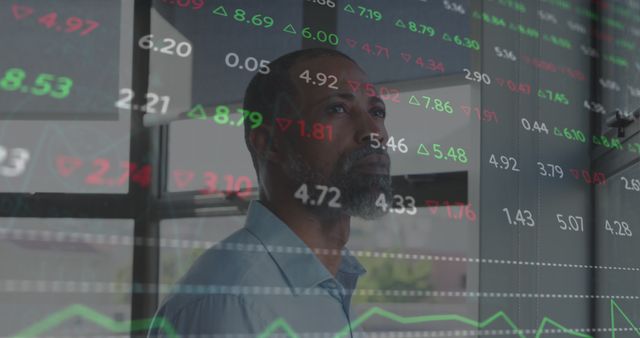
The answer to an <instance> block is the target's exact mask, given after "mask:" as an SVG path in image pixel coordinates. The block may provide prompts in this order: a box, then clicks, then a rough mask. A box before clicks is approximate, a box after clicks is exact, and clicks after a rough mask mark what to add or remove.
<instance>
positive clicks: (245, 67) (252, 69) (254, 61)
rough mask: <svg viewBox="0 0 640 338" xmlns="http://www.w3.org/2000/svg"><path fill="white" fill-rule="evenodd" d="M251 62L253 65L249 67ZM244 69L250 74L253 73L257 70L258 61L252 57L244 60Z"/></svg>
mask: <svg viewBox="0 0 640 338" xmlns="http://www.w3.org/2000/svg"><path fill="white" fill-rule="evenodd" d="M251 62H253V65H251ZM244 69H246V70H248V71H250V72H255V71H256V70H258V59H256V58H254V57H252V56H250V57H248V58H246V59H244Z"/></svg>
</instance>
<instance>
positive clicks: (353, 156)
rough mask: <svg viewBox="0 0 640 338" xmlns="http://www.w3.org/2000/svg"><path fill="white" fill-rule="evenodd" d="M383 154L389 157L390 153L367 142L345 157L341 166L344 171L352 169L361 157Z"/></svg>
mask: <svg viewBox="0 0 640 338" xmlns="http://www.w3.org/2000/svg"><path fill="white" fill-rule="evenodd" d="M374 154H375V155H382V156H385V157H387V159H388V158H389V153H388V152H387V151H386V150H384V149H382V148H374V147H372V144H371V143H367V144H366V145H365V146H363V147H362V148H359V149H356V150H354V151H352V152H351V153H350V154H349V155H347V156H346V157H345V158H344V161H342V162H343V164H342V166H341V168H342V170H343V171H348V170H350V169H351V167H352V166H353V164H354V163H356V162H358V161H360V160H361V159H363V158H365V157H367V156H369V155H374Z"/></svg>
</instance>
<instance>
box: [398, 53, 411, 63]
mask: <svg viewBox="0 0 640 338" xmlns="http://www.w3.org/2000/svg"><path fill="white" fill-rule="evenodd" d="M400 56H402V58H403V59H404V62H409V60H411V54H407V53H400Z"/></svg>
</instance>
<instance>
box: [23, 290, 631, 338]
mask: <svg viewBox="0 0 640 338" xmlns="http://www.w3.org/2000/svg"><path fill="white" fill-rule="evenodd" d="M615 311H617V312H618V313H619V314H621V315H622V317H623V318H624V319H625V321H626V322H627V323H628V324H629V325H630V326H631V327H632V328H633V331H634V332H635V333H636V334H637V335H638V336H640V329H638V327H637V326H636V325H635V324H634V323H633V322H632V321H631V319H629V317H628V316H627V314H626V313H624V311H623V310H622V308H620V306H619V305H618V303H616V302H615V301H614V300H613V299H612V300H611V302H610V312H611V338H616V326H615ZM373 316H379V317H383V318H386V319H389V320H391V321H394V322H397V323H400V324H420V323H429V322H459V323H463V324H466V325H469V326H471V327H473V328H476V329H479V330H482V329H484V328H486V327H488V326H489V325H491V324H492V323H494V322H496V321H498V320H500V319H501V320H502V321H504V322H505V323H506V324H507V325H508V326H509V327H510V328H511V329H512V330H513V332H514V333H515V334H516V335H517V336H518V337H519V338H528V337H527V336H526V335H525V334H524V332H523V330H522V329H520V328H518V326H517V325H516V324H515V323H514V322H513V320H512V319H511V318H509V316H507V314H506V313H504V311H498V312H496V313H495V314H493V315H492V316H490V317H489V318H487V319H485V320H483V321H481V322H478V321H475V320H473V319H470V318H467V317H464V316H460V315H456V314H443V315H427V316H413V317H404V316H400V315H398V314H395V313H393V312H389V311H386V310H384V309H382V308H379V307H372V308H371V309H369V310H367V311H366V312H365V313H364V314H362V315H361V316H360V317H358V318H356V319H355V320H354V321H353V322H351V328H352V329H356V328H358V327H360V326H362V325H363V324H364V323H365V322H366V321H367V320H369V319H370V318H371V317H373ZM74 317H82V318H84V319H87V320H89V321H91V322H93V323H95V324H96V325H98V326H101V327H103V328H105V329H107V330H109V331H112V332H114V333H127V332H134V331H142V330H145V331H146V330H148V329H160V330H161V331H163V333H164V335H165V336H166V337H167V338H180V336H179V335H178V334H177V333H176V331H175V329H174V327H173V326H172V325H171V323H169V321H167V320H165V319H164V318H161V317H158V318H156V319H155V320H153V319H141V320H134V321H121V322H117V321H114V320H113V319H111V318H109V317H107V316H105V315H103V314H101V313H99V312H97V311H95V310H93V309H92V308H89V307H86V306H84V305H80V304H75V305H71V306H69V307H68V308H65V309H63V310H61V311H59V312H56V313H53V314H52V315H50V316H48V317H46V318H45V319H43V320H41V321H39V322H37V323H35V324H33V325H31V326H30V327H28V328H26V329H24V330H22V331H20V332H18V333H16V334H15V335H14V336H13V338H35V337H37V336H39V335H41V334H42V333H44V332H46V331H48V330H50V329H52V328H54V327H56V326H58V325H60V324H61V323H62V322H64V321H66V320H69V319H71V318H74ZM547 325H550V326H554V327H555V328H556V329H559V330H561V331H562V332H564V333H566V334H568V335H571V336H574V337H580V338H594V337H593V336H592V335H589V334H586V333H582V332H578V331H576V330H572V329H569V328H567V327H566V326H564V325H562V324H560V323H558V322H556V321H555V320H553V319H551V318H549V317H546V316H545V317H544V318H543V319H542V321H541V322H540V325H539V326H538V328H537V330H536V332H535V335H534V336H533V338H540V336H541V335H542V334H543V333H544V330H545V327H546V326H547ZM278 330H282V331H284V333H286V334H287V336H289V337H290V338H300V337H299V335H298V334H297V333H296V332H295V330H294V329H293V328H292V327H291V326H290V325H289V324H288V323H287V322H286V320H284V319H283V318H279V319H277V320H275V321H273V322H272V323H271V324H269V326H267V328H266V329H265V330H264V331H263V332H262V333H260V334H259V335H258V337H257V338H268V337H270V336H271V335H272V334H274V333H275V332H277V331H278ZM347 336H349V326H345V327H344V328H342V329H341V330H340V331H338V332H337V333H336V335H335V336H334V338H345V337H347Z"/></svg>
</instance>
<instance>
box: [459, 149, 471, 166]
mask: <svg viewBox="0 0 640 338" xmlns="http://www.w3.org/2000/svg"><path fill="white" fill-rule="evenodd" d="M458 161H460V162H462V163H467V162H469V159H468V158H467V153H466V152H465V151H464V149H462V148H458Z"/></svg>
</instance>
